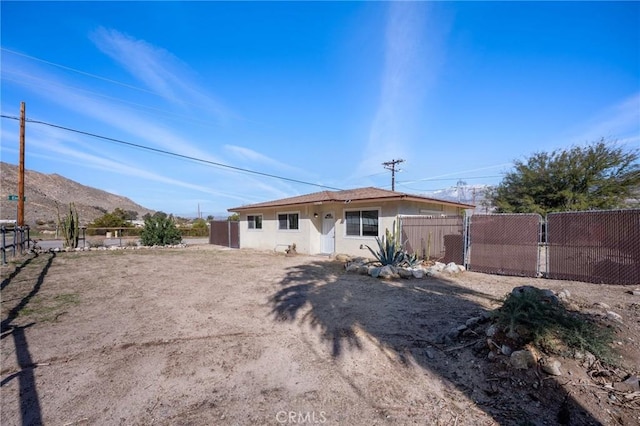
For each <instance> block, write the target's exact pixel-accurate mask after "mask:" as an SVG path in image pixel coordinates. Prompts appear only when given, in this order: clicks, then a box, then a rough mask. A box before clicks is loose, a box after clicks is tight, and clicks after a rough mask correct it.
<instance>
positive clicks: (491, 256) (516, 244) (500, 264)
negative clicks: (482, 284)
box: [467, 214, 542, 277]
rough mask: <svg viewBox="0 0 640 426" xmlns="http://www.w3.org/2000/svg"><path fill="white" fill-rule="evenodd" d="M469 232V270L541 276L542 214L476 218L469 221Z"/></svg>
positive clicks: (482, 216)
mask: <svg viewBox="0 0 640 426" xmlns="http://www.w3.org/2000/svg"><path fill="white" fill-rule="evenodd" d="M468 232H469V238H468V247H467V250H468V254H467V259H468V264H467V267H468V268H469V270H471V271H476V272H484V273H488V274H498V275H516V276H522V277H537V276H539V275H540V268H539V265H540V261H539V256H540V243H541V241H542V239H541V238H542V216H540V215H539V214H500V215H495V214H494V215H475V214H474V215H473V216H471V217H470V219H469V230H468Z"/></svg>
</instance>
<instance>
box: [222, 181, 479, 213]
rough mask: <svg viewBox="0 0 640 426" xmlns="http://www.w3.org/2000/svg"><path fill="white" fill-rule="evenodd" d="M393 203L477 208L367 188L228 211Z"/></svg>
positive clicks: (298, 197)
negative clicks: (333, 204) (376, 202)
mask: <svg viewBox="0 0 640 426" xmlns="http://www.w3.org/2000/svg"><path fill="white" fill-rule="evenodd" d="M366 200H376V201H392V200H408V201H418V202H431V203H438V204H444V205H448V206H455V207H462V208H467V209H472V208H474V207H475V206H473V205H471V204H462V203H456V202H454V201H444V200H438V199H436V198H428V197H422V196H420V195H412V194H405V193H403V192H396V191H389V190H386V189H380V188H374V187H371V186H369V187H366V188H356V189H346V190H344V191H320V192H314V193H312V194H306V195H298V196H297V197H289V198H282V199H280V200H274V201H266V202H264V203H257V204H248V205H246V206H241V207H234V208H231V209H228V211H230V212H238V211H243V210H254V209H258V208H265V207H280V206H289V205H299V204H312V203H319V202H322V203H328V202H337V203H340V202H341V203H344V202H347V201H366Z"/></svg>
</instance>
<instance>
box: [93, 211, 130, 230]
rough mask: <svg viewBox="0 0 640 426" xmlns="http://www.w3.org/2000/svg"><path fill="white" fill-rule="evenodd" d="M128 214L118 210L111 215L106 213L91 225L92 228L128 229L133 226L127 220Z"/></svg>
mask: <svg viewBox="0 0 640 426" xmlns="http://www.w3.org/2000/svg"><path fill="white" fill-rule="evenodd" d="M127 217H128V215H127V212H125V211H124V210H122V209H120V208H116V209H115V210H114V211H113V212H111V213H105V214H104V215H102V216H101V217H99V218H97V219H96V220H94V221H93V222H91V223H90V224H89V227H90V228H126V227H129V226H131V224H130V223H129V222H128V219H127Z"/></svg>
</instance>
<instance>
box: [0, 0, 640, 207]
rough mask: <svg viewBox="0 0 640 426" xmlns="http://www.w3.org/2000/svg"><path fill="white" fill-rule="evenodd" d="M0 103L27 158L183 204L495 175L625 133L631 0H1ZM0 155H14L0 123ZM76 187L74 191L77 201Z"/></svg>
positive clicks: (637, 108)
mask: <svg viewBox="0 0 640 426" xmlns="http://www.w3.org/2000/svg"><path fill="white" fill-rule="evenodd" d="M0 7H1V19H2V22H1V24H2V26H1V27H2V28H1V37H2V39H1V45H2V51H1V52H0V53H1V60H2V62H1V71H2V72H1V76H2V80H1V87H0V89H1V108H2V114H3V115H7V116H12V117H15V116H18V115H19V105H20V102H21V101H25V102H26V109H27V118H28V119H31V120H37V121H42V122H46V123H51V124H55V125H58V126H63V127H66V128H71V129H76V130H80V131H83V132H88V133H93V134H97V135H101V136H106V137H108V138H113V139H117V140H120V141H124V142H127V143H130V144H136V145H141V146H145V147H150V148H153V149H156V150H162V151H169V152H173V153H177V154H180V155H183V156H188V157H194V158H198V159H202V160H204V161H206V162H208V163H202V162H197V161H192V160H186V159H181V158H176V157H174V156H171V155H167V154H161V153H158V152H150V151H148V150H144V149H141V148H136V147H132V146H130V145H123V144H118V143H114V142H109V141H105V140H103V139H98V138H94V137H90V136H87V135H84V134H79V133H74V132H70V131H67V130H62V129H59V128H55V127H51V126H47V125H43V124H36V123H27V131H26V167H27V169H31V170H37V171H40V172H44V173H58V174H61V175H63V176H65V177H68V178H70V179H73V180H76V181H78V182H80V183H82V184H85V185H89V186H93V187H96V188H100V189H103V190H106V191H109V192H113V193H116V194H119V195H124V196H127V197H129V198H131V199H132V200H133V201H135V202H137V203H139V204H142V205H143V206H145V207H148V208H151V209H154V210H162V211H165V212H168V213H174V214H177V215H181V216H189V215H191V216H193V215H195V214H196V211H197V209H198V206H200V210H201V212H203V214H204V215H208V214H216V215H219V214H220V213H224V212H225V211H226V209H227V208H230V207H236V206H240V205H243V204H248V203H255V202H261V201H266V200H271V199H276V198H282V197H288V196H295V195H299V194H305V193H309V192H316V191H319V190H322V189H323V188H322V187H320V186H312V185H307V184H302V183H296V182H292V181H290V180H282V179H275V178H270V177H266V176H260V175H254V174H250V173H239V172H237V171H234V170H231V169H228V168H225V167H221V166H215V165H213V164H211V163H218V164H224V165H229V166H233V167H237V168H242V169H248V170H253V171H258V172H261V173H266V174H271V175H276V176H281V177H285V178H289V179H292V180H295V181H302V182H308V183H313V184H317V185H324V186H327V187H332V188H341V189H348V188H355V187H362V186H377V187H381V188H388V189H390V187H391V176H390V172H389V171H387V170H385V169H384V168H383V167H382V165H381V163H382V162H384V161H389V160H392V159H397V158H402V159H404V160H406V161H405V162H404V163H403V164H401V166H400V168H401V169H402V171H401V172H400V173H398V174H397V175H396V190H398V191H403V192H408V193H416V194H425V193H428V192H429V191H433V190H438V189H442V188H446V187H449V186H454V185H456V182H457V181H458V180H464V181H466V182H467V183H469V184H497V183H498V182H499V181H500V177H501V175H502V174H504V172H506V171H508V170H509V168H510V164H511V163H512V161H513V160H515V159H524V158H526V157H527V156H529V155H530V154H532V153H534V152H538V151H551V150H554V149H558V148H565V147H570V146H572V145H576V144H583V143H586V142H591V141H594V140H599V139H600V138H602V137H604V138H607V139H608V140H617V141H618V144H622V145H623V146H624V147H625V148H629V149H635V148H640V3H639V2H621V3H615V2H531V3H529V2H401V3H387V2H234V3H229V2H7V1H3V2H2V3H1V6H0ZM0 124H1V126H2V128H1V151H0V153H1V159H2V161H5V162H9V163H13V164H17V162H18V123H17V121H15V120H12V119H7V118H3V119H2V120H1V121H0ZM79 201H80V200H79Z"/></svg>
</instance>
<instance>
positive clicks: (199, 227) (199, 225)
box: [191, 218, 209, 237]
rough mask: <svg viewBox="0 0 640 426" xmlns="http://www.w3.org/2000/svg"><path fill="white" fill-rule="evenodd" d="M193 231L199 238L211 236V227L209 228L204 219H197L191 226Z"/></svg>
mask: <svg viewBox="0 0 640 426" xmlns="http://www.w3.org/2000/svg"><path fill="white" fill-rule="evenodd" d="M191 229H192V230H193V231H194V234H195V235H196V236H198V237H203V236H206V235H209V227H208V226H207V221H206V220H204V219H202V218H198V219H195V220H194V221H193V223H192V225H191Z"/></svg>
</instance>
